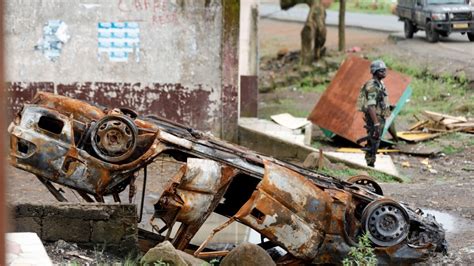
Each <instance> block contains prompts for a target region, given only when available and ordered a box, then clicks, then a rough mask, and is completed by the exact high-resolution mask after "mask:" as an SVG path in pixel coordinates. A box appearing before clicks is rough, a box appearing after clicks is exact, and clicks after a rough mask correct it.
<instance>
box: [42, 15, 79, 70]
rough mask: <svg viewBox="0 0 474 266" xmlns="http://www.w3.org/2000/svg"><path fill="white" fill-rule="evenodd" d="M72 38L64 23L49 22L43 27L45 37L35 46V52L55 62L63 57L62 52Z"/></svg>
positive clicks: (58, 21) (57, 21)
mask: <svg viewBox="0 0 474 266" xmlns="http://www.w3.org/2000/svg"><path fill="white" fill-rule="evenodd" d="M70 37H71V36H69V34H68V27H67V25H66V23H64V21H61V20H49V21H48V22H46V24H45V25H44V27H43V37H41V39H39V41H38V44H37V45H35V50H37V51H39V52H41V53H42V54H43V55H44V56H45V57H46V58H48V59H49V60H51V61H53V62H54V61H56V60H57V59H58V58H59V56H60V55H61V50H62V48H63V46H64V44H66V43H67V41H68V40H69V38H70Z"/></svg>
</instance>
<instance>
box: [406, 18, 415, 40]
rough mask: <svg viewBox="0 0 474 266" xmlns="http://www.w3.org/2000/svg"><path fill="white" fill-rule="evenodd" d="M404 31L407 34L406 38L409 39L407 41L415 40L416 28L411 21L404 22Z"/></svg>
mask: <svg viewBox="0 0 474 266" xmlns="http://www.w3.org/2000/svg"><path fill="white" fill-rule="evenodd" d="M403 29H404V32H405V38H407V39H411V38H413V34H414V33H415V26H414V25H413V23H411V21H409V20H408V19H406V20H405V21H404V27H403Z"/></svg>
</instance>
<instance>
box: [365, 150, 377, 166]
mask: <svg viewBox="0 0 474 266" xmlns="http://www.w3.org/2000/svg"><path fill="white" fill-rule="evenodd" d="M365 161H366V162H367V166H369V167H374V166H375V154H372V153H371V152H366V153H365Z"/></svg>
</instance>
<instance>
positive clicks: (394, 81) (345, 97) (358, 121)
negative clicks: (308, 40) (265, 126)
mask: <svg viewBox="0 0 474 266" xmlns="http://www.w3.org/2000/svg"><path fill="white" fill-rule="evenodd" d="M369 67H370V61H368V60H365V59H363V58H360V57H356V56H350V57H348V58H347V59H346V60H345V61H344V63H343V64H342V65H341V67H340V68H339V70H338V71H337V74H336V76H335V77H334V78H333V80H332V81H331V83H330V84H329V87H328V88H327V89H326V91H325V92H324V93H323V95H322V96H321V98H320V99H319V102H318V103H317V104H316V106H315V107H314V109H313V111H312V112H311V114H310V115H309V117H308V120H310V121H311V122H313V123H314V124H316V125H318V126H320V127H322V128H324V129H327V130H330V131H332V132H333V133H335V134H337V135H339V136H341V137H344V138H346V139H348V140H350V141H352V142H356V141H357V140H358V139H360V138H362V137H364V136H366V135H367V134H366V131H365V129H364V120H363V115H362V113H361V112H359V111H358V110H357V106H356V105H357V98H358V96H359V91H360V88H361V87H362V85H364V83H365V82H366V81H367V80H369V79H370V78H371V74H370V72H369ZM388 67H389V68H390V65H388ZM384 83H385V85H386V87H387V91H388V94H389V102H390V104H393V105H396V104H397V102H398V100H399V99H400V97H401V96H402V94H403V92H404V91H405V89H406V88H407V86H408V84H409V83H410V78H409V77H408V76H405V75H403V74H401V73H399V72H396V71H393V70H388V72H387V78H385V80H384Z"/></svg>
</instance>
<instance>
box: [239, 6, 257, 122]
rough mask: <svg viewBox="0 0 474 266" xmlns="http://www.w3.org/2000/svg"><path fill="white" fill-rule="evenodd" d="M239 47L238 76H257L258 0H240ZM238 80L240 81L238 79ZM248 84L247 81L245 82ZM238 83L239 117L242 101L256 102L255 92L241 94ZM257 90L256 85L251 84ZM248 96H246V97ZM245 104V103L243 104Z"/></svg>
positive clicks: (255, 77)
mask: <svg viewBox="0 0 474 266" xmlns="http://www.w3.org/2000/svg"><path fill="white" fill-rule="evenodd" d="M240 8H241V9H240V48H239V50H240V51H239V62H240V64H239V76H240V77H242V76H247V77H246V79H247V80H248V79H249V78H254V79H257V77H258V68H259V58H258V57H259V55H258V20H259V15H258V0H242V1H241V7H240ZM239 82H240V81H239ZM247 84H248V83H247ZM242 85H243V84H241V83H240V84H239V117H240V115H241V108H242V107H243V106H242V101H252V100H254V101H255V102H253V101H252V102H251V103H250V104H255V105H256V104H257V99H252V98H248V97H254V96H253V95H255V93H251V95H242V90H241V88H242V87H241V86H242ZM253 87H255V89H257V90H258V87H257V86H253ZM246 96H248V97H246ZM244 105H245V104H244Z"/></svg>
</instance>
